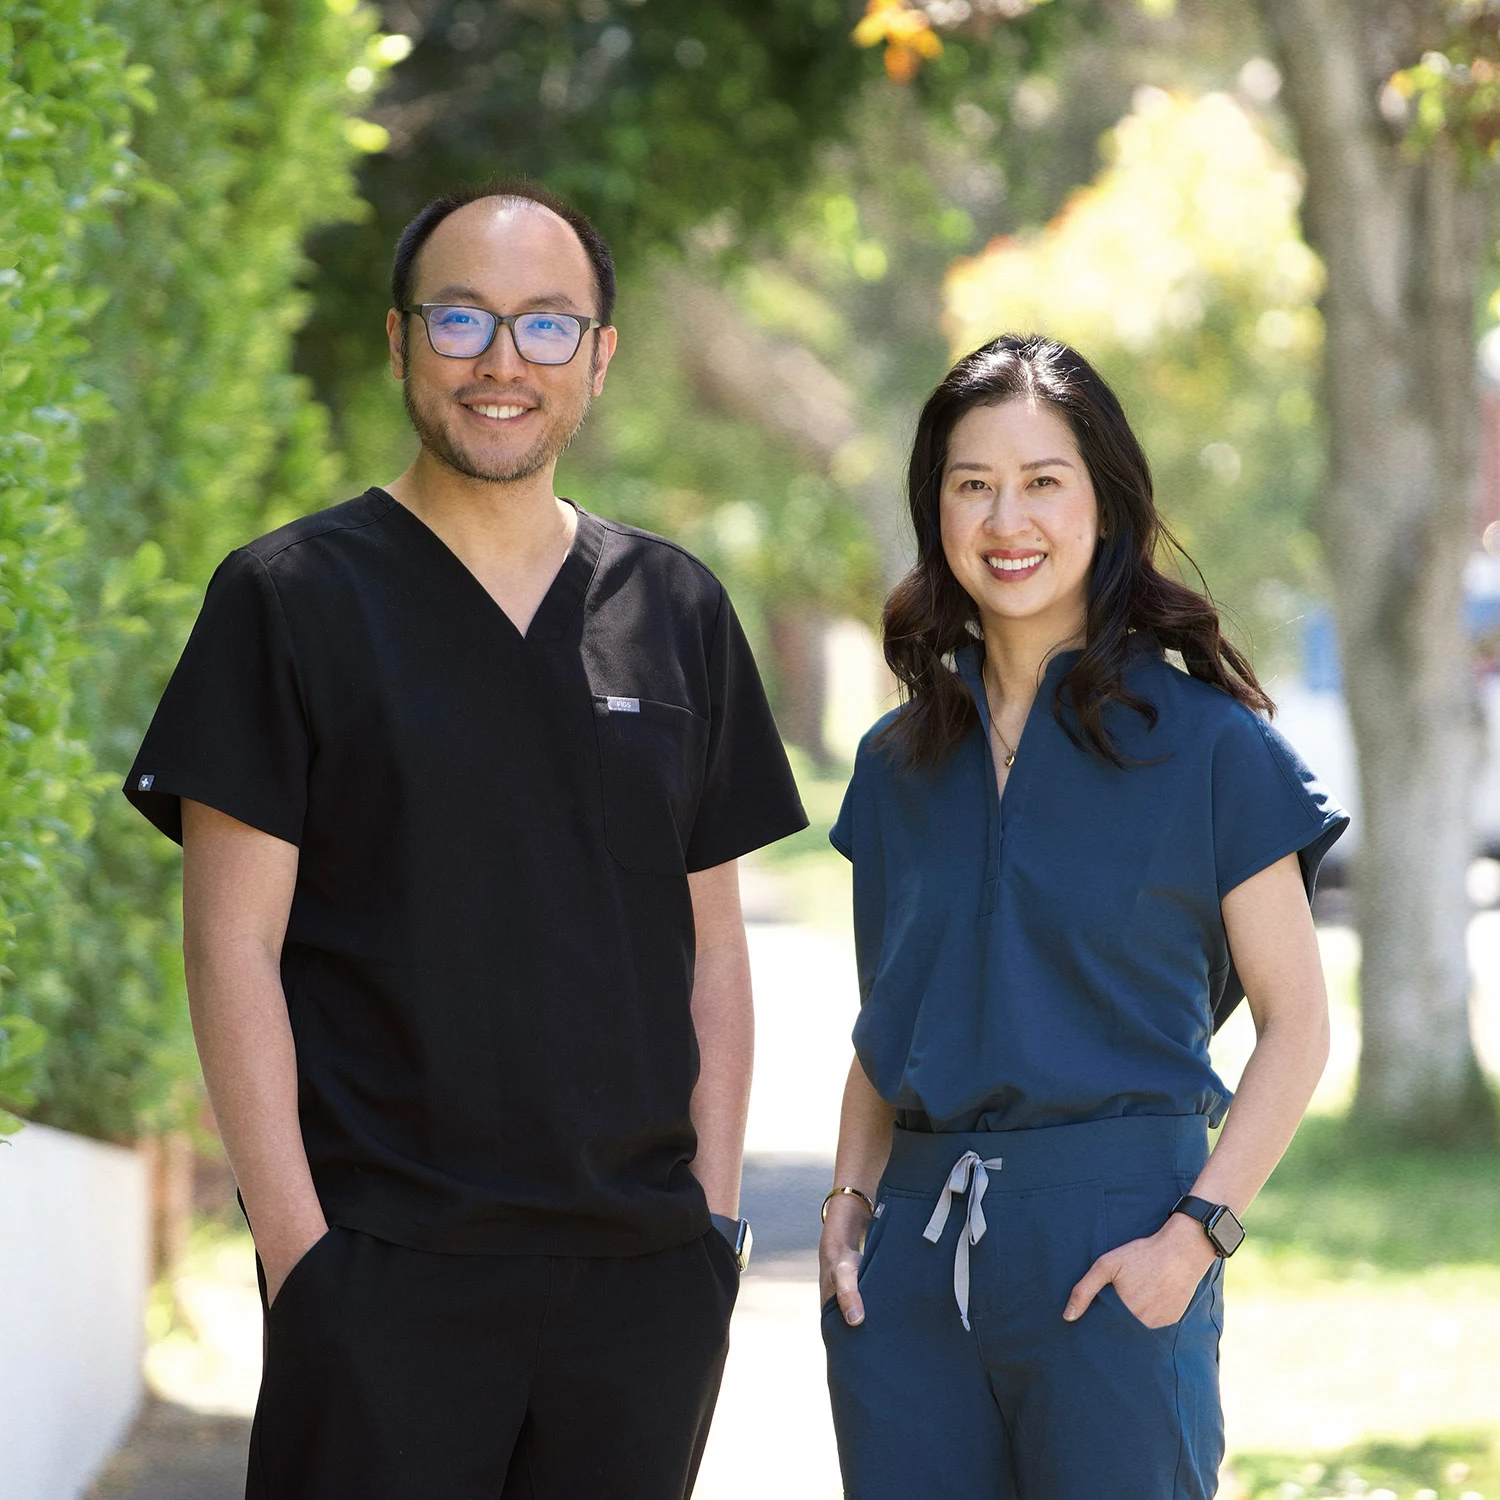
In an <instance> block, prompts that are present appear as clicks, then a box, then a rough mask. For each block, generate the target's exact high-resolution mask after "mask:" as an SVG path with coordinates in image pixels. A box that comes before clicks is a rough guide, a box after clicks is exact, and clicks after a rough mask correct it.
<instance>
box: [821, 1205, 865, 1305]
mask: <svg viewBox="0 0 1500 1500" xmlns="http://www.w3.org/2000/svg"><path fill="white" fill-rule="evenodd" d="M869 1223H870V1210H869V1209H867V1208H866V1207H865V1206H864V1204H863V1203H861V1202H860V1200H859V1199H858V1198H856V1197H854V1196H853V1195H852V1194H849V1193H842V1194H840V1195H839V1196H838V1197H837V1198H830V1199H829V1200H828V1218H827V1219H826V1220H825V1221H824V1224H823V1234H822V1237H821V1238H820V1239H819V1240H818V1293H819V1296H820V1298H821V1300H822V1301H823V1302H825V1303H826V1302H827V1301H828V1299H829V1298H830V1297H835V1296H836V1297H837V1298H838V1299H839V1312H840V1313H842V1314H843V1317H844V1321H845V1322H846V1323H847V1324H849V1326H850V1327H851V1328H852V1327H854V1326H856V1325H857V1324H860V1323H863V1322H864V1320H865V1304H864V1299H863V1298H861V1296H860V1295H859V1287H858V1285H857V1283H858V1280H859V1261H860V1240H861V1238H862V1237H863V1235H864V1234H865V1233H866V1232H867V1229H868V1225H869Z"/></svg>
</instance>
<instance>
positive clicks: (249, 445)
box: [0, 0, 1324, 1138]
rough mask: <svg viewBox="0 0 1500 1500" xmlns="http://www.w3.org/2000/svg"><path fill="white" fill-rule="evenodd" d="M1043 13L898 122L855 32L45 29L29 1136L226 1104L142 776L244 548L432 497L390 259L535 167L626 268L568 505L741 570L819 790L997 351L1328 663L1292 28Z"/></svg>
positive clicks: (38, 63) (26, 193)
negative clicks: (612, 350) (403, 398)
mask: <svg viewBox="0 0 1500 1500" xmlns="http://www.w3.org/2000/svg"><path fill="white" fill-rule="evenodd" d="M971 9H972V7H971ZM1009 11H1010V12H1012V13H1010V14H1007V15H1006V16H1003V17H1002V16H1000V14H999V11H997V10H995V8H994V7H993V6H992V7H990V8H989V11H985V7H983V6H980V7H978V8H977V10H975V14H976V15H977V14H979V13H980V12H984V13H985V14H988V15H990V20H989V22H987V23H986V25H985V26H976V25H970V26H969V27H968V28H967V29H965V30H964V31H963V33H962V34H961V35H956V34H955V35H945V38H944V40H943V43H942V45H941V48H940V50H939V51H938V52H936V53H935V54H934V55H932V56H931V57H927V58H924V59H923V64H922V66H921V68H920V69H919V70H917V71H915V73H914V74H913V75H912V77H911V79H910V81H909V83H908V84H906V85H905V86H896V85H895V84H893V83H892V82H891V80H890V78H889V77H888V76H887V69H886V68H885V67H883V66H882V55H883V54H882V52H881V50H880V49H879V48H864V47H859V46H857V45H854V43H853V41H852V38H851V33H852V31H853V30H854V28H855V25H856V23H857V22H858V21H859V20H860V17H861V15H862V14H863V13H864V6H863V5H862V4H861V3H859V0H716V3H713V4H702V3H698V0H693V3H689V0H484V3H479V0H385V3H384V4H383V5H382V6H381V7H380V8H379V9H378V10H377V9H373V8H371V7H368V6H363V7H361V6H357V4H356V0H276V3H272V0H172V3H171V4H169V5H168V6H166V7H165V8H163V6H162V5H161V4H158V3H154V0H153V3H147V0H48V3H47V4H46V5H45V6H44V7H37V8H33V9H27V8H21V9H19V10H16V11H14V12H13V15H14V17H15V19H14V20H12V21H11V22H9V23H7V25H6V27H5V29H4V30H3V31H0V42H3V44H4V47H5V57H6V60H7V71H6V73H5V75H4V76H5V78H6V80H7V81H6V84H5V89H6V92H5V93H4V95H3V96H0V97H3V100H4V108H5V109H6V110H7V112H8V115H9V118H10V119H11V120H12V122H13V123H16V124H20V125H24V128H26V129H28V130H30V132H31V133H30V134H29V135H25V136H21V135H18V134H17V133H16V130H15V129H12V130H11V132H10V139H9V140H8V141H7V142H6V145H5V156H4V175H3V177H0V225H3V226H4V228H5V235H4V241H3V242H4V244H5V246H6V254H5V255H4V256H3V257H0V262H3V264H0V282H3V284H0V320H3V328H4V330H5V331H6V333H7V334H8V337H7V340H6V342H7V345H8V352H7V354H6V364H5V366H4V374H3V376H0V410H3V413H4V416H5V421H4V423H3V426H0V442H3V443H5V444H7V445H8V447H7V455H8V456H7V463H6V464H5V466H4V471H3V473H0V585H3V590H4V594H3V599H0V606H3V609H4V611H7V612H3V613H0V651H3V653H4V657H3V662H4V676H3V679H0V681H3V684H4V693H5V701H4V715H5V726H6V735H5V738H4V739H3V740H0V754H3V755H4V756H6V757H7V761H6V764H5V767H4V770H5V774H4V776H3V778H0V788H3V790H0V798H3V799H4V801H3V802H0V875H3V878H4V891H5V895H4V911H3V914H0V915H3V920H4V925H3V926H0V945H3V948H0V961H3V962H5V963H6V964H7V965H8V966H9V971H10V972H9V974H8V975H5V976H0V978H3V987H0V1014H9V1015H11V1016H13V1017H15V1018H17V1020H18V1021H24V1020H27V1019H29V1020H30V1021H32V1022H33V1023H36V1024H39V1025H40V1026H42V1027H44V1028H45V1029H46V1032H47V1034H48V1038H49V1040H48V1044H47V1046H46V1048H45V1049H44V1050H43V1051H42V1052H41V1056H40V1071H39V1072H36V1069H35V1058H34V1057H33V1058H32V1060H31V1061H28V1062H26V1063H24V1064H23V1063H22V1062H20V1061H18V1060H16V1057H15V1055H14V1054H18V1053H19V1052H20V1051H21V1050H22V1049H30V1051H31V1052H32V1053H33V1054H34V1052H35V1047H36V1042H35V1034H34V1033H32V1040H30V1041H23V1040H22V1035H21V1034H22V1030H23V1028H22V1027H20V1026H19V1025H13V1026H12V1027H11V1038H12V1039H11V1046H12V1052H13V1057H12V1061H11V1062H10V1063H9V1065H8V1067H9V1071H8V1072H6V1071H0V1101H3V1100H8V1101H9V1102H11V1103H12V1104H20V1103H22V1102H23V1101H24V1089H25V1087H26V1085H25V1083H24V1082H23V1074H26V1073H33V1074H34V1075H35V1076H34V1078H33V1083H32V1087H33V1088H34V1089H35V1090H36V1094H37V1098H36V1101H35V1103H34V1104H33V1105H31V1107H30V1108H29V1110H28V1113H29V1114H30V1115H32V1116H33V1117H35V1118H37V1119H44V1120H49V1121H52V1122H53V1123H57V1124H60V1125H66V1126H69V1127H71V1128H75V1129H82V1130H87V1131H90V1132H92V1133H95V1134H99V1135H104V1136H111V1137H119V1138H126V1137H129V1136H131V1135H132V1134H135V1133H137V1132H140V1131H143V1130H155V1129H159V1128H166V1127H167V1126H170V1125H172V1124H174V1123H178V1122H181V1121H182V1120H185V1119H188V1118H191V1117H192V1115H193V1114H194V1112H195V1111H196V1109H197V1108H198V1103H199V1098H198V1093H197V1088H198V1085H197V1081H196V1080H197V1070H196V1066H195V1063H194V1060H193V1055H192V1049H191V1040H190V1037H189V1034H188V1030H187V1025H186V1016H185V1005H184V997H183V992H182V981H181V966H180V961H179V959H178V956H177V953H178V945H179V942H180V930H179V918H178V868H177V866H178V862H177V858H176V855H175V852H174V851H173V849H172V848H171V847H170V846H169V845H168V844H166V843H165V841H163V840H161V839H160V838H159V837H158V836H156V835H155V834H153V833H152V832H151V830H150V829H149V828H148V827H147V826H146V825H145V824H144V822H142V821H141V820H140V819H139V818H138V817H137V816H136V815H135V814H134V813H133V812H131V811H130V809H129V808H128V807H127V806H126V805H125V804H124V803H123V800H122V799H121V798H120V797H119V796H118V793H117V791H116V787H117V785H118V781H119V777H120V775H121V774H122V773H123V771H124V769H125V768H126V766H127V765H128V764H129V761H130V758H131V755H132V753H133V750H134V747H135V745H136V744H137V743H138V740H139V736H140V734H141V732H142V730H143V728H144V725H145V723H146V722H147V719H148V718H149V714H150V711H151V708H152V706H153V705H154V703H155V701H156V699H157V697H158V695H159V693H160V690H161V687H162V685H163V683H164V681H165V678H166V676H167V674H168V673H169V671H170V669H171V666H172V664H173V663H174V661H175V659H176V656H177V654H178V652H179V650H180V647H181V643H182V640H183V639H184V637H185V635H186V632H187V629H188V628H189V626H190V624H191V621H192V619H193V617H194V614H195V611H196V608H197V605H198V601H199V600H200V598H201V596H202V590H203V588H204V585H205V584H206V581H207V578H208V576H209V574H210V573H211V571H212V569H213V567H214V566H215V565H216V563H217V562H218V561H219V559H220V558H221V557H222V556H223V555H224V553H225V552H227V551H228V550H229V549H230V548H231V547H233V546H234V545H236V544H237V543H239V542H241V541H244V540H246V539H248V538H249V537H251V536H253V535H255V534H257V533H258V532H260V531H263V530H265V529H266V528H268V527H269V526H271V525H274V524H276V523H278V522H279V521H281V520H284V519H286V518H288V517H290V516H292V515H295V514H299V513H302V512H305V511H309V510H313V509H316V508H319V507H320V506H323V505H325V504H328V503H332V502H334V501H336V500H337V499H339V498H342V497H343V496H344V495H346V494H349V493H354V492H356V491H358V490H359V489H362V488H363V487H365V486H366V485H368V484H371V483H378V482H381V481H384V480H387V479H389V478H390V477H392V476H393V475H394V474H395V473H397V472H399V470H400V469H401V468H402V467H404V465H405V463H406V462H407V461H408V459H409V457H410V454H411V451H412V439H411V436H410V433H409V430H408V428H407V426H406V423H405V420H404V417H403V415H402V413H401V407H400V392H399V389H398V387H397V386H396V384H395V383H394V382H393V381H392V380H391V379H390V376H389V373H388V369H387V367H386V360H385V346H384V336H383V330H382V315H383V311H384V308H385V306H386V303H387V298H388V292H387V287H386V281H387V274H388V265H389V254H390V249H391V246H392V243H393V242H394V240H395V238H396V236H397V234H398V233H399V231H400V228H401V227H402V225H403V224H404V223H405V222H406V220H407V219H408V218H409V217H410V216H411V215H412V214H413V213H414V212H415V211H416V210H417V209H418V208H419V207H420V206H421V205H422V203H423V202H425V201H426V200H427V199H428V198H429V197H430V196H432V195H433V194H434V193H436V192H438V191H441V190H442V189H444V188H445V187H447V186H449V185H451V184H452V183H454V182H455V181H459V180H464V179H475V178H483V177H486V176H489V175H492V174H504V173H530V174H533V175H535V176H537V177H539V178H541V179H542V180H544V181H546V182H547V183H548V185H549V186H551V187H553V188H555V189H556V190H558V191H560V192H562V193H563V194H564V195H566V196H568V197H570V198H571V199H572V200H573V201H575V202H576V203H577V204H578V205H579V206H580V207H581V208H582V209H584V210H585V211H586V212H588V213H590V214H591V215H592V216H594V217H595V218H596V219H597V221H598V222H599V224H600V226H601V228H602V229H603V230H604V232H605V233H606V235H607V236H608V237H609V238H610V240H611V242H612V244H613V246H614V249H615V251H616V254H617V258H618V261H619V267H620V273H621V298H620V305H619V312H618V319H617V321H618V323H619V326H620V328H621V347H620V354H619V357H618V359H617V361H616V363H615V365H614V367H613V369H612V371H611V378H610V382H609V385H608V388H607V390H606V392H605V394H604V396H603V397H602V398H601V400H600V401H599V402H598V403H597V405H596V408H595V411H594V414H593V416H592V417H591V419H590V422H589V424H588V425H587V426H586V427H585V429H584V431H583V432H582V433H581V434H580V436H579V438H578V440H577V441H576V443H575V444H574V446H573V448H572V449H571V450H570V452H569V453H568V455H567V456H566V457H565V459H564V463H563V468H562V485H563V488H564V491H565V492H567V493H570V494H573V495H574V496H576V497H577V498H578V499H579V500H580V501H582V503H584V504H585V505H587V506H588V507H590V508H591V509H595V510H598V511H600V512H601V513H604V514H608V515H612V516H616V517H618V518H620V519H622V520H626V521H629V522H633V523H635V524H639V525H643V526H646V527H648V528H650V529H654V530H659V531H664V532H667V533H669V534H671V535H672V536H673V537H675V538H678V539H679V540H681V541H682V542H684V544H685V545H687V546H689V547H690V548H691V549H693V550H694V551H695V552H698V553H699V554H700V555H702V556H703V557H704V558H705V560H706V561H708V562H709V564H710V565H711V566H712V567H714V568H715V569H716V570H717V571H718V572H719V573H720V574H721V575H722V576H723V577H724V578H725V580H726V582H727V583H728V585H729V587H730V589H731V591H732V592H733V594H734V595H735V598H736V600H737V603H738V604H739V606H740V609H741V612H742V613H743V614H744V616H745V618H746V620H747V622H748V624H749V626H750V629H751V633H752V636H753V638H754V640H755V642H756V645H757V649H758V651H759V652H760V654H761V658H762V661H763V663H764V665H765V669H766V675H767V677H768V679H769V681H770V685H771V688H772V692H773V697H774V699H775V702H776V707H777V711H778V715H779V717H780V719H781V722H782V724H783V727H784V729H785V731H786V733H787V736H788V738H789V739H790V740H791V741H792V742H793V744H794V745H795V746H796V747H797V749H798V753H799V755H800V756H802V757H803V760H802V762H800V763H802V764H805V765H806V767H807V768H808V771H809V774H815V773H817V772H819V771H820V770H822V771H826V772H836V769H837V760H838V756H839V754H840V753H841V748H842V747H840V746H831V745H830V744H829V743H828V742H827V740H826V738H825V724H826V719H827V715H826V699H825V692H824V686H825V685H824V683H823V680H822V676H823V663H824V661H825V652H824V636H825V631H826V628H827V626H828V625H829V623H830V622H831V621H835V620H838V619H855V620H860V621H863V622H865V623H866V624H872V623H873V622H874V621H875V620H876V618H877V616H878V611H879V606H880V602H881V598H882V595H883V591H884V589H885V587H886V586H888V584H889V583H890V582H891V581H892V580H893V579H894V577H895V576H897V575H898V574H899V572H900V571H901V569H902V567H903V566H904V561H905V557H906V552H905V539H904V534H903V533H904V518H903V514H902V502H901V495H900V485H901V477H902V471H903V466H904V456H905V453H904V450H905V446H906V443H907V441H908V438H909V435H910V431H911V428H912V424H913V422H914V419H915V413H916V410H917V407H918V406H919V404H920V402H921V400H922V399H923V397H924V396H925V395H926V393H927V391H928V390H929V389H930V388H931V386H932V384H933V383H934V382H935V381H936V380H937V379H938V378H939V377H940V376H941V374H942V373H943V371H944V369H945V368H946V366H947V364H948V362H949V359H950V358H951V355H952V353H953V350H954V349H955V348H957V347H962V346H965V345H968V344H972V343H977V342H979V341H981V340H982V339H984V338H987V337H989V336H991V335H992V334H993V333H995V332H997V331H1000V330H1001V329H1002V328H1007V327H1010V328H1014V327H1039V326H1040V327H1046V328H1049V329H1051V330H1053V331H1055V332H1057V333H1059V334H1061V335H1063V336H1064V337H1067V338H1070V339H1073V340H1076V341H1077V342H1078V343H1080V344H1081V345H1082V346H1083V347H1084V348H1085V350H1086V351H1087V352H1089V353H1090V354H1092V355H1093V356H1094V357H1095V358H1097V360H1098V362H1099V363H1100V364H1101V366H1102V367H1103V368H1104V370H1105V372H1106V374H1107V375H1109V376H1110V377H1111V378H1112V379H1113V380H1114V381H1115V383H1116V384H1117V386H1118V388H1119V390H1120V392H1121V395H1122V397H1123V399H1124V401H1125V404H1126V406H1127V409H1128V410H1129V411H1130V412H1131V413H1132V415H1133V417H1134V419H1135V420H1136V422H1137V423H1138V424H1139V426H1140V428H1141V430H1142V433H1143V436H1144V437H1145V440H1146V445H1147V448H1148V450H1149V451H1150V453H1151V455H1152V457H1153V460H1154V463H1155V466H1156V470H1157V474H1158V478H1159V483H1160V489H1161V497H1162V502H1163V506H1164V509H1165V511H1166V513H1167V515H1168V517H1169V518H1170V520H1171V521H1172V523H1173V525H1174V526H1175V527H1176V529H1177V531H1178V533H1179V535H1180V536H1181V538H1182V540H1183V541H1184V543H1185V544H1186V545H1187V547H1188V548H1189V550H1190V551H1191V553H1192V555H1193V557H1194V559H1195V560H1196V562H1197V563H1198V565H1199V566H1200V567H1201V568H1202V570H1203V572H1204V574H1205V575H1206V577H1207V579H1208V582H1209V584H1210V586H1211V587H1212V589H1213V591H1214V593H1215V595H1216V597H1217V598H1218V600H1219V601H1220V603H1221V604H1222V605H1224V606H1225V607H1226V608H1227V609H1228V611H1229V612H1230V613H1231V615H1232V616H1233V617H1234V619H1235V620H1237V621H1239V622H1240V623H1241V625H1242V626H1243V627H1244V628H1245V630H1247V631H1248V632H1249V634H1250V635H1251V636H1252V637H1253V639H1254V642H1255V644H1256V646H1257V647H1258V649H1259V653H1260V659H1261V665H1262V666H1263V667H1264V666H1267V665H1270V666H1272V667H1275V666H1278V665H1281V664H1283V663H1284V661H1286V660H1287V659H1288V658H1289V657H1290V655H1291V654H1292V652H1293V649H1294V646H1293V642H1292V641H1291V640H1290V639H1289V637H1288V634H1287V633H1286V632H1285V631H1280V632H1278V630H1277V629H1276V628H1275V627H1276V626H1277V625H1278V624H1279V623H1282V622H1285V621H1286V620H1287V619H1288V618H1289V617H1290V616H1291V615H1293V614H1295V613H1296V612H1297V605H1296V602H1295V601H1296V600H1297V599H1299V598H1301V597H1302V596H1304V595H1309V594H1312V595H1316V594H1319V593H1321V592H1322V591H1323V589H1324V584H1323V580H1322V571H1321V568H1320V565H1319V560H1318V551H1317V546H1316V544H1315V542H1314V541H1313V539H1312V536H1311V532H1310V530H1309V527H1308V524H1307V515H1308V510H1309V506H1310V504H1311V500H1312V497H1313V495H1314V494H1315V492H1316V490H1317V487H1318V484H1319V479H1320V474H1321V463H1322V460H1321V456H1320V454H1321V448H1320V437H1319V430H1318V416H1317V406H1316V401H1315V389H1314V384H1313V382H1314V378H1315V371H1316V368H1317V363H1318V357H1319V351H1320V338H1321V325H1320V322H1319V318H1318V314H1317V311H1316V307H1315V302H1316V298H1317V295H1318V291H1319V285H1320V282H1319V276H1320V269H1319V266H1318V263H1317V261H1316V260H1315V258H1314V257H1312V255H1311V254H1310V252H1309V251H1308V250H1307V248H1306V246H1305V245H1304V244H1303V243H1302V240H1301V238H1300V236H1299V234H1298V230H1297V217H1296V210H1297V203H1298V195H1299V192H1300V173H1299V169H1298V167H1297V166H1296V164H1295V161H1294V159H1293V157H1292V155H1291V154H1290V153H1291V146H1290V143H1289V140H1288V137H1287V131H1286V126H1285V123H1284V121H1283V119H1282V118H1281V116H1280V114H1279V113H1278V110H1277V104H1276V94H1277V85H1278V79H1277V74H1276V70H1275V68H1274V67H1272V66H1271V65H1270V64H1269V63H1268V62H1266V61H1265V60H1264V58H1263V57H1262V56H1261V51H1262V47H1263V39H1262V38H1261V37H1260V35H1259V34H1258V32H1257V31H1256V29H1255V23H1254V17H1253V15H1252V14H1250V13H1249V12H1248V11H1247V10H1246V9H1245V8H1241V7H1225V6H1222V5H1218V4H1215V3H1212V0H1181V3H1178V4H1176V5H1168V4H1163V3H1161V0H1151V3H1142V0H1052V3H1049V4H1044V5H1039V6H1036V7H1033V8H1030V9H1027V8H1025V7H1022V6H1012V7H1010V8H1009ZM986 27H987V29H986ZM884 55H885V56H887V57H888V56H889V53H888V52H887V53H886V54H884ZM23 117H24V118H23ZM25 121H31V122H32V124H30V125H25ZM12 246H14V247H15V249H14V251H12V249H11V247H12ZM1060 290H1062V291H1064V292H1065V295H1062V296H1060V295H1059V291H1060ZM85 474H86V482H82V483H80V481H81V480H83V479H84V476H85ZM85 745H87V746H88V749H87V750H85V748H84V746H85ZM6 1067H7V1063H6V1060H5V1054H4V1053H3V1052H0V1069H5V1068H6Z"/></svg>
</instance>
